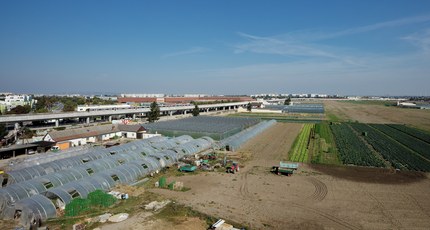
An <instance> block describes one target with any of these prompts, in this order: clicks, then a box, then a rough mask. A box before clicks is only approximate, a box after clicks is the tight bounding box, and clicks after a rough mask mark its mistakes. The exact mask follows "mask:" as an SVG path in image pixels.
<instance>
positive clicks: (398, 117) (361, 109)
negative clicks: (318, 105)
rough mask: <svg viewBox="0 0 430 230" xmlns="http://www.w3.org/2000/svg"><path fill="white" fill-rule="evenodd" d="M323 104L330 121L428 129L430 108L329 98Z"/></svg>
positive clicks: (429, 129) (429, 127) (429, 128)
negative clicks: (421, 108)
mask: <svg viewBox="0 0 430 230" xmlns="http://www.w3.org/2000/svg"><path fill="white" fill-rule="evenodd" d="M324 106H325V110H326V117H327V119H328V120H331V121H336V122H348V121H349V122H356V121H357V122H360V123H372V124H399V125H408V126H412V127H414V128H419V129H423V130H426V131H430V110H420V109H404V108H398V107H395V106H385V105H382V104H380V105H378V104H370V103H357V102H352V103H351V102H348V101H329V100H327V101H324Z"/></svg>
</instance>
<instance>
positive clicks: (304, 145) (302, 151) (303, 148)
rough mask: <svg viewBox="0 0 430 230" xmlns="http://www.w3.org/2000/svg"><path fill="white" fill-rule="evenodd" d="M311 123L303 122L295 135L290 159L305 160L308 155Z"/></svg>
mask: <svg viewBox="0 0 430 230" xmlns="http://www.w3.org/2000/svg"><path fill="white" fill-rule="evenodd" d="M312 129H313V124H305V125H304V126H303V128H302V131H301V132H300V135H299V136H298V137H297V139H296V141H295V143H294V146H293V149H292V152H291V154H290V160H291V161H296V162H307V161H308V156H309V138H310V134H311V130H312Z"/></svg>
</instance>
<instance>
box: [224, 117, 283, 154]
mask: <svg viewBox="0 0 430 230" xmlns="http://www.w3.org/2000/svg"><path fill="white" fill-rule="evenodd" d="M275 123H276V121H275V120H270V121H263V122H261V123H259V124H258V125H255V126H253V127H251V128H248V129H246V130H243V131H242V132H240V133H237V134H235V135H233V136H231V137H229V138H226V139H224V140H221V141H220V142H219V147H220V148H225V149H226V150H228V151H236V150H237V149H239V148H240V146H242V145H243V144H244V143H245V142H247V141H248V140H249V139H251V138H253V137H255V136H257V135H258V134H259V133H261V132H263V131H264V130H266V129H267V128H269V127H270V126H272V125H273V124H275Z"/></svg>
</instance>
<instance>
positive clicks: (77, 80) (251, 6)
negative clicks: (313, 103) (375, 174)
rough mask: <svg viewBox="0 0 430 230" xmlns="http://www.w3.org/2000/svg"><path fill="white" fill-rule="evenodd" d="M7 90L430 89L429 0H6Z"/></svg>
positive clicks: (2, 46) (1, 70) (2, 48)
mask: <svg viewBox="0 0 430 230" xmlns="http://www.w3.org/2000/svg"><path fill="white" fill-rule="evenodd" d="M0 91H12V92H23V93H60V92H83V93H85V92H116V93H121V92H130V93H132V92H133V93H175V94H180V93H209V94H253V93H272V92H273V93H328V94H342V95H427V96H429V95H430V1H424V0H423V1H411V0H410V1H395V0H389V1H383V0H378V1H364V0H362V1H345V0H341V1H328V0H327V1H317V0H314V1H310V0H303V1H298V0H297V1H250V0H247V1H227V0H226V1H201V0H200V1H106V0H104V1H94V0H91V1H47V0H46V1H19V0H17V1H5V0H3V1H0Z"/></svg>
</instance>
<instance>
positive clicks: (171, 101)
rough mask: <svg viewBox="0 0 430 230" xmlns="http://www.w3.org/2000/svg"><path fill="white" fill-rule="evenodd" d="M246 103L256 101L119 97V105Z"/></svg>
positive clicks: (242, 98)
mask: <svg viewBox="0 0 430 230" xmlns="http://www.w3.org/2000/svg"><path fill="white" fill-rule="evenodd" d="M215 101H224V102H229V101H230V102H244V101H254V99H252V98H251V97H233V96H232V97H227V96H212V97H119V98H118V102H119V103H127V104H141V103H151V102H157V103H166V104H187V103H191V102H215Z"/></svg>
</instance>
